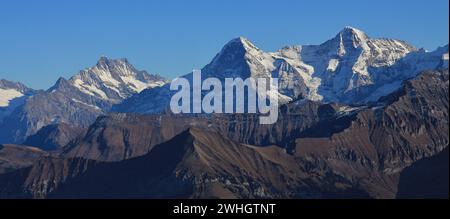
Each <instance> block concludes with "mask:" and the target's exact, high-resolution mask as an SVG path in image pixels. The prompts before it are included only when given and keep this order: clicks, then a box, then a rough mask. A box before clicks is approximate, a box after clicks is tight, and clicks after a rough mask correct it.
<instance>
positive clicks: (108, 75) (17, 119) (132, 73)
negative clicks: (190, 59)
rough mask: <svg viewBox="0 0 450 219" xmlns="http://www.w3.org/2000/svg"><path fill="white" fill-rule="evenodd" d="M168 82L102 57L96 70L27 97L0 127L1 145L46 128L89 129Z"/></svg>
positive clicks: (85, 72) (24, 137)
mask: <svg viewBox="0 0 450 219" xmlns="http://www.w3.org/2000/svg"><path fill="white" fill-rule="evenodd" d="M164 83H166V80H165V79H163V78H162V77H160V76H157V75H150V74H148V73H147V72H145V71H138V70H136V69H135V68H134V67H133V66H132V65H131V64H130V63H128V61H127V60H126V59H119V60H112V59H108V58H105V57H101V58H100V60H99V61H98V62H97V64H96V65H95V66H94V67H91V68H88V69H86V70H83V71H80V72H79V73H78V74H76V75H75V76H73V77H72V78H70V79H69V80H66V79H64V78H60V79H59V80H58V81H57V82H56V84H55V85H54V86H53V87H51V88H50V89H48V90H47V91H41V92H38V93H37V94H35V95H34V96H32V97H31V98H28V99H27V100H26V101H25V103H24V104H22V105H20V106H18V107H17V109H16V110H15V111H14V112H12V113H11V115H9V116H8V117H5V118H4V120H3V123H2V124H0V125H1V126H0V127H1V129H4V130H2V131H1V132H0V142H5V143H21V142H23V141H24V140H25V139H26V137H27V136H30V135H32V134H34V133H36V132H37V131H38V130H39V129H41V128H42V127H44V126H47V125H51V124H57V123H67V124H71V125H73V126H79V127H87V126H89V125H90V124H91V123H92V122H93V121H95V119H96V118H97V116H99V115H101V114H104V113H106V112H108V111H109V109H110V108H111V106H112V105H113V104H116V103H120V101H122V100H124V99H125V98H127V97H129V96H131V95H132V94H133V93H137V92H139V91H141V90H143V89H145V88H149V87H156V86H160V85H162V84H164Z"/></svg>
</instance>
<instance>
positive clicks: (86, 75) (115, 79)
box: [69, 57, 167, 103]
mask: <svg viewBox="0 0 450 219" xmlns="http://www.w3.org/2000/svg"><path fill="white" fill-rule="evenodd" d="M166 82H167V81H166V80H165V79H164V78H162V77H160V76H159V75H150V74H148V73H147V72H145V71H139V70H136V69H135V68H134V67H133V66H132V65H131V64H130V63H129V62H128V60H127V59H117V60H113V59H108V58H106V57H101V58H100V60H99V61H98V62H97V64H96V65H95V66H94V67H91V68H88V69H85V70H82V71H80V72H79V73H78V74H77V75H75V76H73V77H72V78H70V79H69V83H70V84H71V85H73V86H75V87H76V88H78V89H79V90H80V91H81V92H83V93H85V94H88V95H90V96H93V97H97V98H100V99H103V100H106V101H109V102H113V103H117V102H120V101H121V100H123V99H125V98H128V97H130V96H131V95H132V94H134V93H139V92H141V91H142V90H144V89H146V88H153V87H157V86H161V85H163V84H165V83H166Z"/></svg>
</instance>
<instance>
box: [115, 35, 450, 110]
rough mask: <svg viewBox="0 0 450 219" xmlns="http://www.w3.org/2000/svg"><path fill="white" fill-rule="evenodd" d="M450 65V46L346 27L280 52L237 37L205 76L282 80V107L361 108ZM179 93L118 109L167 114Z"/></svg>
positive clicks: (160, 91)
mask: <svg viewBox="0 0 450 219" xmlns="http://www.w3.org/2000/svg"><path fill="white" fill-rule="evenodd" d="M446 67H448V45H447V46H445V47H441V48H439V49H437V50H436V51H434V52H426V51H424V50H418V49H416V48H414V47H413V46H411V45H409V44H408V43H406V42H404V41H401V40H393V39H372V38H370V37H369V36H368V35H366V34H365V33H364V32H362V31H361V30H358V29H356V28H352V27H345V28H344V29H343V30H342V31H340V32H339V33H338V34H337V35H336V36H335V37H334V38H332V39H330V40H328V41H326V42H325V43H322V44H320V45H306V46H288V47H284V48H282V49H281V50H279V51H277V52H264V51H262V50H261V49H259V48H258V47H257V46H255V45H254V44H253V43H251V42H250V41H249V40H248V39H246V38H243V37H240V38H237V39H233V40H231V41H230V42H228V43H227V44H226V45H225V46H224V47H223V48H222V50H221V51H220V52H219V53H218V54H217V55H216V56H215V57H214V59H213V60H212V61H211V62H210V63H209V64H208V65H206V66H205V67H204V68H203V69H202V77H203V79H205V78H207V77H216V78H221V79H223V78H226V77H241V78H243V79H245V78H248V77H253V78H272V77H276V78H279V91H278V96H279V98H280V102H282V103H286V102H289V101H291V100H296V99H299V98H306V99H310V100H314V101H323V102H338V103H346V104H360V103H365V102H370V101H376V100H377V99H378V98H380V97H381V96H384V95H387V94H389V93H391V92H393V91H395V90H396V89H398V88H399V87H400V86H401V83H402V82H403V81H404V80H406V79H409V78H412V77H414V76H416V75H417V74H418V73H419V72H421V71H424V70H428V69H442V68H446ZM183 77H186V78H192V76H191V74H187V75H185V76H183ZM173 94H174V92H171V91H170V90H169V85H166V86H162V87H158V88H154V89H146V90H144V91H143V92H141V93H139V94H136V95H133V96H132V97H131V98H129V99H127V100H125V101H124V102H122V103H121V104H118V105H116V106H115V107H114V108H113V110H114V111H117V112H137V113H154V112H161V111H164V110H167V107H168V105H169V101H170V97H171V96H172V95H173Z"/></svg>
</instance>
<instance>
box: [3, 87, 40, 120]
mask: <svg viewBox="0 0 450 219" xmlns="http://www.w3.org/2000/svg"><path fill="white" fill-rule="evenodd" d="M35 92H36V91H35V90H33V89H31V88H28V87H27V86H25V85H23V84H21V83H19V82H11V81H7V80H4V79H0V121H1V120H2V119H3V117H5V116H7V115H9V114H10V113H11V112H12V111H13V110H14V109H15V108H16V107H17V106H18V105H20V104H22V103H23V102H24V101H25V99H26V98H28V97H29V96H31V95H33V94H34V93H35Z"/></svg>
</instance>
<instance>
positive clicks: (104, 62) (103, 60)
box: [95, 56, 130, 68]
mask: <svg viewBox="0 0 450 219" xmlns="http://www.w3.org/2000/svg"><path fill="white" fill-rule="evenodd" d="M117 65H130V64H129V62H128V59H126V58H119V59H112V58H108V57H107V56H100V58H99V60H98V61H97V64H96V65H95V66H96V67H101V68H109V67H114V66H117Z"/></svg>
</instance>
